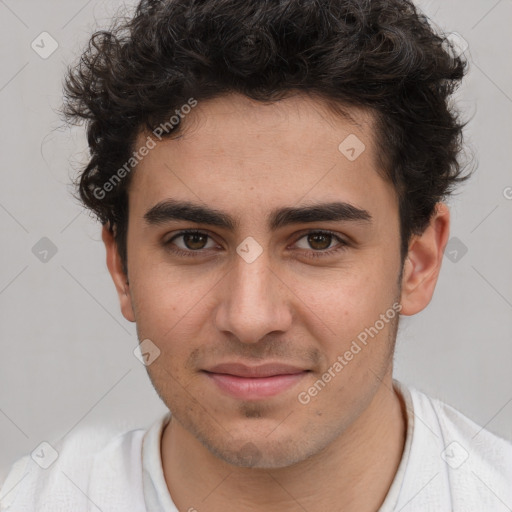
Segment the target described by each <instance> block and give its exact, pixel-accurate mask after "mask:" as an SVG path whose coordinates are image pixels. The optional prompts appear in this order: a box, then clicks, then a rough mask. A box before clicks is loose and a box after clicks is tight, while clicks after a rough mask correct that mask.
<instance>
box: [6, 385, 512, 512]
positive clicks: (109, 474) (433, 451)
mask: <svg viewBox="0 0 512 512" xmlns="http://www.w3.org/2000/svg"><path fill="white" fill-rule="evenodd" d="M394 385H395V387H396V389H397V390H398V391H399V392H400V393H401V395H402V396H403V398H404V401H405V403H406V406H407V416H408V427H407V434H406V442H405V449H404V453H403V457H402V460H401V462H400V465H399V468H398V471H397V473H396V476H395V478H394V480H393V483H392V485H391V487H390V489H389V492H388V495H387V497H386V499H385V501H384V503H383V504H382V506H381V508H380V509H379V510H378V511H376V512H391V511H400V512H423V511H425V512H510V511H511V510H512V443H511V442H509V441H506V440H504V439H501V438H499V437H497V436H495V435H493V434H491V433H490V432H488V431H486V430H484V429H482V428H481V427H479V426H478V425H477V424H475V423H474V422H473V421H471V420H470V419H468V418H466V417H465V416H464V415H462V414H461V413H460V412H458V411H457V410H455V409H453V408H452V407H450V406H449V405H446V404H444V403H442V402H440V401H439V400H435V399H432V398H429V397H428V396H426V395H425V394H423V393H421V392H419V391H417V390H415V389H414V388H410V387H409V388H407V387H406V386H405V385H403V384H401V383H399V382H397V381H394ZM169 418H170V413H167V414H166V415H164V416H163V417H162V418H160V419H159V420H158V421H156V422H155V423H154V424H153V425H152V426H151V427H150V428H149V429H148V430H147V431H146V430H142V429H139V430H133V431H130V432H126V433H123V434H118V435H117V436H116V437H115V438H113V439H112V437H109V435H108V432H106V431H105V432H100V431H97V430H94V431H91V430H85V431H79V432H76V433H75V434H71V435H70V436H69V437H68V438H65V439H64V440H63V441H62V442H61V443H60V444H57V445H56V446H55V449H56V451H57V452H58V458H57V459H56V460H55V461H54V462H53V464H52V465H51V466H50V467H48V468H47V469H43V468H41V467H40V464H41V465H45V464H46V463H48V461H51V460H52V454H53V452H52V450H51V448H50V447H47V446H42V447H41V449H40V451H38V452H36V454H35V455H34V458H35V459H38V457H39V458H40V461H38V462H40V464H38V463H36V462H35V461H34V460H33V459H32V457H31V456H30V455H27V456H25V457H23V458H21V459H19V460H18V461H17V462H16V463H15V464H14V465H13V466H12V468H11V470H10V472H9V474H8V476H7V479H6V480H5V482H4V484H3V486H2V488H1V490H0V511H2V512H4V511H5V512H7V511H9V512H89V511H91V512H93V511H94V512H97V511H101V512H121V511H122V512H132V511H133V512H178V509H177V508H176V506H175V505H174V503H173V501H172V498H171V496H170V494H169V490H168V488H167V485H166V483H165V478H164V474H163V470H162V460H161V455H160V441H161V434H162V431H163V428H164V426H165V425H166V424H167V422H168V421H169ZM41 461H42V462H41Z"/></svg>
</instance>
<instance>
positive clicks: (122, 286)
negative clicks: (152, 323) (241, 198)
mask: <svg viewBox="0 0 512 512" xmlns="http://www.w3.org/2000/svg"><path fill="white" fill-rule="evenodd" d="M101 238H102V239H103V243H104V244H105V249H106V250H107V267H108V271H109V272H110V275H111V276H112V280H113V281H114V285H115V287H116V290H117V295H118V296H119V302H120V304H121V312H122V313H123V316H124V317H125V318H126V320H128V321H130V322H135V315H134V314H133V307H132V299H131V296H130V285H129V284H128V276H127V275H126V274H125V273H124V271H123V265H122V263H121V257H120V256H119V251H118V250H117V244H116V241H115V238H114V233H113V232H112V231H111V230H110V229H109V227H108V226H107V225H104V226H103V229H102V232H101Z"/></svg>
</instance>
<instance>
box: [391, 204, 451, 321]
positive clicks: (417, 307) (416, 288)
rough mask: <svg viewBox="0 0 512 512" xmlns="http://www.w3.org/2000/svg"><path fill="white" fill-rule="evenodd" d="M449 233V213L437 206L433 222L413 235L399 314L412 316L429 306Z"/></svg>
mask: <svg viewBox="0 0 512 512" xmlns="http://www.w3.org/2000/svg"><path fill="white" fill-rule="evenodd" d="M449 232H450V210H449V209H448V206H447V205H446V204H444V203H437V205H436V210H435V213H434V214H433V216H432V219H431V221H430V223H429V225H428V226H427V228H426V229H425V231H424V232H423V233H422V234H421V235H414V236H413V238H412V239H411V242H410V244H409V252H408V254H407V258H406V259H405V262H404V270H403V277H402V295H401V304H402V310H401V314H402V315H414V314H416V313H419V312H420V311H422V310H423V309H425V308H426V307H427V306H428V304H429V303H430V301H431V299H432V296H433V294H434V289H435V286H436V283H437V279H438V277H439V272H440V271H441V264H442V260H443V254H444V249H445V247H446V244H447V242H448V236H449Z"/></svg>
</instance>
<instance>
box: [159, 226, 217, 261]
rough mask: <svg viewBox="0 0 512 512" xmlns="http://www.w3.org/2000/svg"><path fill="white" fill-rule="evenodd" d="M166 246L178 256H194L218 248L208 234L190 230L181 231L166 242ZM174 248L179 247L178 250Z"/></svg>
mask: <svg viewBox="0 0 512 512" xmlns="http://www.w3.org/2000/svg"><path fill="white" fill-rule="evenodd" d="M178 242H179V243H178ZM164 245H165V246H166V247H167V249H168V250H170V251H171V252H174V253H176V254H178V255H186V256H194V253H198V252H201V251H202V250H207V249H212V248H214V247H216V245H217V244H215V242H214V241H213V239H212V238H211V237H210V235H208V234H207V233H205V232H203V231H198V230H195V229H194V230H192V229H190V230H186V231H180V232H179V233H177V234H176V235H174V236H173V237H172V238H170V239H169V240H167V241H166V242H164ZM173 246H175V247H177V249H175V248H174V247H173Z"/></svg>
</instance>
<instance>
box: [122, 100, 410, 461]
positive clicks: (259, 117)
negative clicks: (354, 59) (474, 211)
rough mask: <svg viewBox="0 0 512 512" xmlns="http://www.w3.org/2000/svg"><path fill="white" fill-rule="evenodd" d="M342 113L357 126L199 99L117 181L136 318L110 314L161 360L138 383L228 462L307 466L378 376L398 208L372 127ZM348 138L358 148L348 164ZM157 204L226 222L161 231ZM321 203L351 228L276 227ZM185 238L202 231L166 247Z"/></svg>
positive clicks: (318, 114) (385, 359) (392, 331)
mask: <svg viewBox="0 0 512 512" xmlns="http://www.w3.org/2000/svg"><path fill="white" fill-rule="evenodd" d="M349 112H350V113H351V114H352V115H353V117H354V118H355V119H356V120H357V122H358V124H359V126H356V125H355V124H353V123H351V122H349V121H348V120H346V119H343V118H341V117H339V118H337V117H334V116H333V115H331V114H330V113H329V111H328V110H327V109H326V107H325V106H324V104H323V103H322V102H320V101H316V100H313V99H310V98H306V97H304V96H296V97H294V98H289V99H286V100H283V101H280V102H278V103H275V104H272V105H264V104H261V103H256V102H253V101H251V100H249V99H247V98H245V97H242V96H238V95H237V96H234V95H233V96H225V97H223V98H219V99H215V100H211V101H208V102H204V103H200V104H199V105H198V106H197V107H196V108H195V109H193V111H192V112H191V113H190V114H189V115H188V117H187V118H186V119H185V121H184V125H183V127H184V131H183V132H182V137H181V138H178V139H176V140H164V141H162V142H159V143H157V146H156V147H155V148H154V149H152V150H151V151H150V152H149V154H148V155H147V156H146V157H145V158H144V159H143V160H142V162H141V163H140V164H139V165H138V167H137V170H136V171H135V174H134V176H133V181H132V183H131V184H130V189H129V226H128V235H127V254H128V278H129V291H130V293H129V295H130V298H131V304H130V308H133V310H132V311H133V312H127V308H126V307H125V308H124V309H123V312H124V313H125V316H127V318H129V319H131V320H133V319H135V321H136V322H137V330H138V335H139V339H140V340H145V339H149V340H151V342H152V343H154V344H155V345H156V346H157V347H158V348H159V349H160V351H161V353H160V356H159V357H158V358H157V359H156V360H155V361H154V362H153V363H152V364H151V365H149V366H148V371H149V375H150V377H151V380H152V382H153V384H154V386H155V388H156V390H157V392H158V393H159V395H160V396H161V398H162V399H163V401H164V402H165V404H166V405H167V406H168V407H169V409H170V410H171V411H172V413H173V416H174V418H175V419H176V420H177V421H178V422H179V424H180V425H182V426H183V427H184V428H185V429H186V430H188V431H189V432H191V433H192V434H193V435H194V436H195V437H197V438H198V439H199V440H200V441H201V442H202V443H203V444H204V445H205V446H206V447H207V448H208V449H209V450H210V451H211V452H212V453H214V454H216V455H217V456H218V457H220V458H222V459H224V460H226V461H228V462H230V463H233V464H238V465H250V464H254V463H255V462H256V465H257V466H260V467H283V466H287V465H290V464H292V463H294V462H297V461H300V460H304V459H305V458H307V457H309V456H311V455H313V454H316V453H318V452H319V451H320V450H322V449H323V448H325V447H326V446H327V445H328V444H329V443H331V442H332V441H333V440H334V439H336V438H337V437H338V436H339V435H340V434H341V433H342V432H343V431H345V430H346V429H348V428H349V427H350V426H351V425H352V424H353V423H354V422H355V421H356V420H357V418H358V417H360V415H361V414H362V413H363V411H364V410H365V409H366V408H367V407H368V406H369V404H370V403H371V401H372V399H373V398H374V396H375V393H376V390H377V389H378V387H379V385H380V380H381V379H383V378H385V377H386V378H389V376H390V371H391V362H392V353H393V348H394V340H395V336H396V328H397V325H398V323H397V322H398V311H397V310H396V303H397V301H399V298H400V288H399V283H398V276H399V273H400V254H399V248H400V234H399V219H398V204H397V199H396V195H395V192H394V189H393V187H392V186H391V185H390V184H388V183H386V182H385V181H384V180H383V179H382V178H381V177H380V176H379V174H378V172H377V169H376V167H375V162H376V158H375V149H374V144H373V131H372V130H373V128H372V123H371V118H370V117H369V116H368V115H364V114H363V112H362V111H359V110H354V109H350V110H349ZM349 135H351V138H349V139H347V142H345V145H342V150H340V149H338V147H339V145H340V143H342V142H343V141H344V140H345V139H346V138H347V137H348V136H349ZM354 135H355V136H356V137H357V139H359V141H360V142H362V143H363V144H364V145H365V147H366V148H365V150H364V151H363V152H362V153H361V154H360V155H359V156H358V157H357V158H355V159H354V156H357V153H358V152H359V151H360V149H361V148H362V146H361V145H360V142H357V139H355V138H354ZM146 136H147V134H146ZM146 136H141V137H140V143H141V145H143V144H144V142H145V141H146ZM354 141H355V142H354ZM351 147H354V151H352V150H351ZM347 156H349V157H350V158H347ZM171 200H172V201H174V202H175V203H176V202H188V203H193V204H194V205H197V206H198V207H200V208H205V209H214V210H215V211H216V212H217V213H222V215H223V216H224V220H226V218H228V217H229V218H230V219H231V220H232V221H233V222H232V223H233V226H229V223H227V224H226V223H225V224H226V225H214V224H208V223H206V222H204V221H201V222H199V223H198V222H193V221H191V220H183V219H177V218H173V216H172V215H171V214H172V213H173V210H172V208H169V205H170V201H171ZM166 202H168V203H167V207H166V206H165V203H166ZM327 203H346V204H347V205H350V206H351V207H352V210H353V212H355V215H354V217H355V218H353V219H350V218H347V215H343V211H341V215H338V218H337V220H328V219H327V218H326V216H325V214H322V215H321V214H320V209H319V210H317V211H312V212H310V216H309V218H307V217H304V215H295V216H294V215H289V214H288V215H287V214H286V212H285V213H281V214H280V215H277V217H276V216H275V212H276V211H277V210H280V209H297V208H298V209H300V208H303V207H309V206H311V205H313V204H314V205H324V204H327ZM157 205H159V206H158V207H157ZM155 207H157V208H155ZM181 211H182V212H185V213H187V211H186V210H181ZM346 211H347V208H345V213H346ZM148 212H149V213H148ZM365 212H366V213H365ZM288 213H290V212H289V211H288ZM185 216H186V215H185ZM308 219H309V220H310V222H308ZM186 229H197V230H198V231H200V232H201V233H202V234H199V235H195V236H194V235H185V236H179V233H180V231H182V230H186ZM329 233H332V235H330V234H329ZM336 237H339V240H338V239H337V238H336ZM237 249H238V251H237ZM175 251H182V252H181V253H180V252H175ZM393 304H395V308H394V309H393ZM130 308H128V309H130ZM390 311H391V313H390ZM382 315H383V316H384V317H385V321H383V316H382ZM365 329H368V330H366V331H365ZM361 333H366V340H365V341H366V343H364V342H363V341H362V340H364V339H365V336H364V334H361ZM369 333H371V335H370V334H369ZM354 342H355V344H354ZM356 347H359V350H358V349H357V348H356ZM347 352H350V353H351V354H352V357H351V356H350V355H349V354H347ZM340 358H341V359H340ZM336 362H338V364H336ZM219 365H223V366H219ZM272 365H286V367H283V366H272ZM216 367H217V368H216ZM284 374H286V375H284ZM327 374H328V375H330V378H329V377H326V375H327ZM319 380H321V381H322V382H320V383H319V382H318V381H319ZM315 383H316V385H315ZM315 390H316V391H315Z"/></svg>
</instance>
